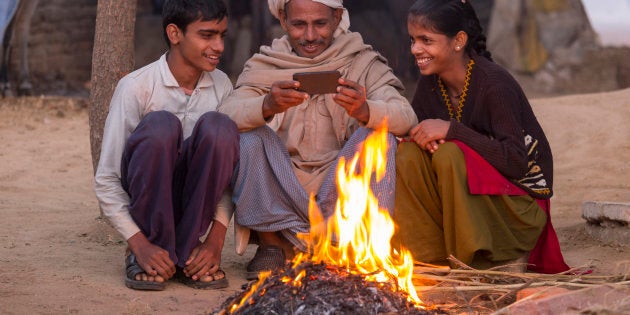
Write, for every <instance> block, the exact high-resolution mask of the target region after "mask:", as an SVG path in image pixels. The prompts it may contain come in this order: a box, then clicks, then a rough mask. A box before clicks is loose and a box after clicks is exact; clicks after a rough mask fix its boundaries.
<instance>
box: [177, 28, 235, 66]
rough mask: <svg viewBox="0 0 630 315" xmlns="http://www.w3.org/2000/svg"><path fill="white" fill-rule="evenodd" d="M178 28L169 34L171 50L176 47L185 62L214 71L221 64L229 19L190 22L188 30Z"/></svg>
mask: <svg viewBox="0 0 630 315" xmlns="http://www.w3.org/2000/svg"><path fill="white" fill-rule="evenodd" d="M169 26H172V27H175V28H176V34H174V36H169V38H170V40H171V50H173V49H176V50H177V51H178V53H179V54H180V55H181V57H182V59H183V62H184V63H186V64H187V65H188V66H192V67H193V68H195V69H197V70H202V71H213V70H214V69H216V67H217V65H218V64H219V61H220V58H221V54H223V49H224V38H225V36H226V34H227V26H228V19H227V18H224V19H222V20H220V21H219V20H212V21H201V20H197V21H195V22H192V23H190V24H188V26H187V27H186V32H185V33H184V32H183V30H181V29H179V28H177V26H175V25H174V24H170V25H169Z"/></svg>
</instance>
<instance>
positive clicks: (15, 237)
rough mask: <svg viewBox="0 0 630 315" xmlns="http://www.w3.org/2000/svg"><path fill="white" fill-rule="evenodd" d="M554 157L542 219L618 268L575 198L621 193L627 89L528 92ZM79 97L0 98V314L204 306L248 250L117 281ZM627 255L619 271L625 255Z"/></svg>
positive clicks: (584, 261)
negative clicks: (164, 281) (142, 281)
mask: <svg viewBox="0 0 630 315" xmlns="http://www.w3.org/2000/svg"><path fill="white" fill-rule="evenodd" d="M532 104H533V106H534V110H535V111H536V114H537V115H538V117H539V120H540V121H541V123H542V125H543V128H544V129H545V131H546V133H547V135H548V137H549V141H550V142H551V145H552V149H553V150H554V157H555V166H556V169H555V196H554V197H553V198H552V220H553V222H554V224H555V226H556V229H557V232H558V234H559V238H560V243H561V246H562V249H563V252H564V255H565V258H566V261H567V262H568V263H569V265H571V266H574V267H579V266H592V268H593V270H594V273H595V274H612V273H618V272H626V273H627V271H628V268H629V267H628V265H630V262H629V261H628V260H629V259H630V255H628V252H630V247H622V246H611V245H605V244H602V243H601V242H598V241H596V240H593V239H592V238H590V237H589V236H588V235H586V234H585V232H584V224H585V221H584V220H583V219H582V218H581V211H582V202H584V201H588V200H596V201H618V202H630V179H629V178H630V176H629V175H630V139H629V136H630V124H628V121H630V89H626V90H621V91H614V92H609V93H599V94H589V95H571V96H563V97H557V98H546V99H534V100H532ZM85 105H86V101H85V100H83V99H61V98H26V99H24V98H21V99H3V100H0V144H1V148H0V218H1V219H0V222H1V223H0V227H1V228H0V314H67V313H71V314H163V313H169V314H203V313H207V312H209V311H212V310H214V309H215V308H216V307H218V306H219V305H220V303H221V302H223V301H224V300H225V299H226V298H228V297H229V296H231V295H233V294H235V293H236V292H239V291H240V290H241V287H242V285H243V284H245V283H246V280H245V278H244V275H245V265H246V262H247V260H248V259H249V258H250V257H251V256H252V255H253V250H254V248H253V246H250V248H249V249H248V252H247V253H246V254H245V255H244V256H238V255H236V254H235V253H234V245H233V234H232V230H230V231H228V239H227V240H226V246H225V250H224V253H223V264H222V266H223V269H224V270H225V271H226V272H227V275H228V278H229V281H230V287H229V288H228V289H224V290H216V291H199V290H194V289H191V288H188V287H186V286H184V285H181V284H178V283H175V282H170V283H169V284H168V286H167V289H166V290H165V291H162V292H140V291H134V290H130V289H127V288H126V287H125V285H124V283H123V268H124V263H123V255H124V250H125V243H124V241H123V240H122V239H121V238H120V237H119V236H118V234H117V233H116V232H115V231H114V230H113V229H111V228H110V227H109V226H108V225H107V224H106V223H105V222H104V221H102V220H101V219H99V210H98V206H97V202H96V199H95V196H94V192H93V190H92V182H93V176H92V174H93V170H92V165H91V158H90V146H89V126H88V113H87V109H86V108H85ZM624 262H625V264H626V265H625V270H624V269H623V268H624V266H623V263H624Z"/></svg>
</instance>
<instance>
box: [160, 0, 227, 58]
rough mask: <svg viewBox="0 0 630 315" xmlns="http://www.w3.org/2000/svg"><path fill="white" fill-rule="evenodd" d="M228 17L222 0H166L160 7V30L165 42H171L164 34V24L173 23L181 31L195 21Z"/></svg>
mask: <svg viewBox="0 0 630 315" xmlns="http://www.w3.org/2000/svg"><path fill="white" fill-rule="evenodd" d="M227 17H228V11H227V6H226V5H225V3H224V2H223V0H166V1H165V2H164V6H163V7H162V30H163V31H164V39H165V40H166V44H167V45H168V46H169V47H171V42H170V41H169V40H168V35H167V34H166V26H167V25H169V24H171V23H172V24H175V25H177V27H179V28H180V29H181V30H182V32H184V33H186V27H187V26H188V25H189V24H190V23H192V22H195V21H198V20H201V21H212V20H217V21H221V20H223V19H224V18H227Z"/></svg>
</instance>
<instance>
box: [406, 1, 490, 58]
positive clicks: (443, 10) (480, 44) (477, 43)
mask: <svg viewBox="0 0 630 315" xmlns="http://www.w3.org/2000/svg"><path fill="white" fill-rule="evenodd" d="M407 20H408V21H409V23H417V24H420V25H422V26H423V27H426V28H428V29H430V30H433V31H434V32H437V33H440V34H444V35H446V36H448V37H451V38H452V37H454V36H455V35H457V33H458V32H459V31H464V32H465V33H466V34H468V42H467V43H466V47H464V48H465V50H466V52H468V53H469V54H470V53H471V52H472V51H474V52H476V53H477V54H478V55H480V56H484V57H486V58H488V59H489V60H492V57H491V54H490V52H489V51H487V50H486V36H485V35H484V34H483V29H482V27H481V23H480V22H479V18H477V13H475V9H474V8H473V6H472V5H471V4H470V0H446V1H445V0H418V1H416V2H415V3H414V4H413V5H412V6H411V8H409V15H408V17H407Z"/></svg>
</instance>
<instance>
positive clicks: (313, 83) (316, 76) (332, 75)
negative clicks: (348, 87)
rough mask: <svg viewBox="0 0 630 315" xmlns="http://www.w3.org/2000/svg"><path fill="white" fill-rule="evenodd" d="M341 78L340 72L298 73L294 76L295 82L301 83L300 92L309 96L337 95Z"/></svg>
mask: <svg viewBox="0 0 630 315" xmlns="http://www.w3.org/2000/svg"><path fill="white" fill-rule="evenodd" d="M340 77H341V73H339V71H336V70H335V71H317V72H298V73H295V74H293V80H295V81H299V82H300V88H299V89H298V90H300V91H303V92H306V93H308V94H311V95H313V94H327V93H337V86H338V85H339V83H338V82H337V80H339V78H340Z"/></svg>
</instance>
